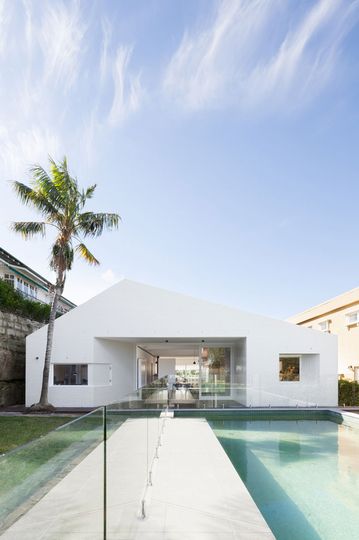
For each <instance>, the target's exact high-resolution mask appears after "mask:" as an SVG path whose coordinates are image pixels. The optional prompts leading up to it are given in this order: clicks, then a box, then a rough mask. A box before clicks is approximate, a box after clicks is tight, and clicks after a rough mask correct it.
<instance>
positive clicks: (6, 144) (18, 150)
mask: <svg viewBox="0 0 359 540" xmlns="http://www.w3.org/2000/svg"><path fill="white" fill-rule="evenodd" d="M0 147H1V154H0V162H1V168H2V170H3V171H6V172H7V174H8V175H9V176H10V175H11V177H12V178H13V179H15V178H21V177H22V175H23V174H24V172H25V171H26V170H27V169H28V168H29V166H30V165H31V164H32V163H44V162H46V161H47V157H48V155H49V154H50V155H53V156H58V155H59V152H61V143H60V138H59V135H58V134H57V133H56V132H54V131H51V129H49V128H45V129H43V128H42V129H40V128H38V127H33V128H29V129H24V130H21V131H18V130H11V129H6V128H5V127H3V128H1V129H0ZM9 179H10V178H9Z"/></svg>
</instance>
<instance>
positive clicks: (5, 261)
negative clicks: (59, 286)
mask: <svg viewBox="0 0 359 540" xmlns="http://www.w3.org/2000/svg"><path fill="white" fill-rule="evenodd" d="M0 278H2V279H4V280H5V281H6V282H7V283H9V284H10V285H11V286H12V287H14V289H16V290H17V291H19V292H20V293H21V294H22V295H23V296H24V297H25V298H28V299H29V300H34V301H36V302H42V303H44V304H51V301H52V294H51V292H50V291H51V287H52V285H51V283H50V282H49V281H47V279H45V278H44V277H42V276H40V274H38V273H37V272H35V271H34V270H32V269H31V268H29V267H28V266H26V264H24V263H22V262H21V261H19V260H18V259H16V258H15V257H14V256H13V255H11V254H10V253H8V252H7V251H5V249H2V248H0ZM74 307H76V304H74V303H73V302H70V300H67V299H66V298H64V297H63V296H61V298H60V301H59V306H58V311H59V312H60V313H66V312H67V311H69V310H70V309H73V308H74Z"/></svg>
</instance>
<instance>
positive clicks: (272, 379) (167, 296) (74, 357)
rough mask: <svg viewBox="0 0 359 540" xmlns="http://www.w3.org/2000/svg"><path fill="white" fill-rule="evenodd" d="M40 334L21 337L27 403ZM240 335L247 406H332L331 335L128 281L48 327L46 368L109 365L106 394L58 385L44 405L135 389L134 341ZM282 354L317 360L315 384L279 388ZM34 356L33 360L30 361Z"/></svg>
mask: <svg viewBox="0 0 359 540" xmlns="http://www.w3.org/2000/svg"><path fill="white" fill-rule="evenodd" d="M46 330H47V328H46V327H44V328H42V329H40V330H38V331H37V332H35V333H34V334H31V335H30V336H29V337H28V338H27V353H26V354H27V357H26V362H27V367H26V374H27V381H26V403H27V404H31V403H33V402H34V401H35V400H37V399H38V397H39V389H40V381H41V369H42V363H43V352H44V350H45V342H46ZM243 337H245V338H246V339H247V341H246V358H247V361H246V374H245V375H242V377H243V378H244V377H245V379H246V384H247V386H248V388H249V389H250V390H249V391H248V392H247V394H248V396H247V404H252V405H253V406H254V405H268V403H270V404H271V405H276V404H277V405H279V404H281V403H283V401H286V402H287V403H288V402H293V403H294V402H295V401H304V402H305V401H308V400H309V401H313V402H315V403H318V404H319V405H323V406H334V405H336V404H337V340H336V337H335V336H332V335H329V334H323V333H321V332H316V331H314V330H310V329H307V328H302V327H299V326H296V325H294V324H291V323H287V322H283V321H279V320H275V319H269V318H267V317H262V316H260V315H253V314H251V313H245V312H242V311H239V310H235V309H232V308H228V307H225V306H221V305H217V304H212V303H209V302H205V301H202V300H197V299H194V298H191V297H187V296H184V295H180V294H177V293H172V292H169V291H164V290H161V289H157V288H154V287H149V286H147V285H141V284H138V283H134V282H131V281H127V280H123V281H121V282H119V283H118V284H116V285H114V286H113V287H110V288H109V289H107V290H106V291H104V292H103V293H101V294H99V295H98V296H96V297H94V298H93V299H91V300H90V301H88V302H86V303H85V304H82V305H81V306H79V307H77V308H75V309H74V310H72V311H70V312H68V313H67V314H66V315H63V316H62V317H61V318H60V319H58V320H57V321H56V324H55V333H54V346H53V362H60V363H64V362H69V363H75V364H79V363H93V362H95V363H98V362H100V363H101V362H105V363H111V362H113V366H115V365H116V366H117V367H118V372H117V374H116V373H115V370H114V373H113V383H112V390H110V389H109V388H107V387H106V388H103V387H91V388H90V387H89V388H86V387H68V388H66V389H65V387H58V388H56V389H55V390H56V392H57V393H56V394H55V393H54V392H55V390H53V389H50V390H51V392H50V399H51V400H55V401H53V402H54V404H55V405H74V401H76V402H78V401H82V402H83V403H86V404H87V405H90V404H92V405H96V406H97V405H101V404H103V403H109V400H113V399H114V397H115V396H119V397H122V395H124V394H126V393H129V392H131V391H132V390H133V389H134V388H135V387H136V373H135V369H136V365H135V364H136V362H135V361H134V360H133V359H134V358H135V349H134V347H135V343H136V341H137V342H138V343H141V342H146V340H158V341H165V339H168V340H169V343H170V342H171V339H172V340H177V341H178V340H183V341H186V340H191V339H197V340H198V342H199V341H200V340H201V339H206V338H207V339H210V338H212V339H214V338H216V339H217V341H220V340H221V338H222V339H232V340H233V341H236V340H238V339H239V338H243ZM95 338H97V339H95ZM114 338H119V339H120V340H122V345H119V343H118V344H117V345H115V344H112V345H108V343H107V342H106V343H105V339H109V340H113V339H114ZM131 341H132V343H129V342H131ZM124 342H127V344H126V343H124ZM104 343H105V344H104ZM101 344H102V345H101ZM121 347H122V348H121ZM117 353H118V354H117ZM281 353H282V354H289V353H291V354H308V355H320V357H319V363H320V368H319V380H318V382H317V383H315V384H314V385H313V384H309V383H308V381H301V382H300V383H299V384H296V385H295V386H294V385H291V386H289V385H288V384H287V385H286V384H283V383H280V382H279V374H278V362H279V354H281ZM116 355H117V356H116ZM131 355H132V356H131ZM36 356H39V360H35V357H36ZM130 356H131V357H132V360H133V361H132V364H131V362H130ZM115 357H116V358H117V361H116V362H115ZM113 369H114V367H113ZM122 372H123V375H122ZM115 387H116V388H115ZM76 396H83V397H82V398H80V397H79V398H78V399H77V397H76Z"/></svg>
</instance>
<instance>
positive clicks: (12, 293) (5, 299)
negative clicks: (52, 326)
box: [0, 279, 51, 323]
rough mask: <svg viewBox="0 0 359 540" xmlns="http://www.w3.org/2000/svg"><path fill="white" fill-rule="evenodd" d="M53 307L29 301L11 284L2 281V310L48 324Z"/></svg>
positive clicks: (0, 291) (0, 301) (0, 306)
mask: <svg viewBox="0 0 359 540" xmlns="http://www.w3.org/2000/svg"><path fill="white" fill-rule="evenodd" d="M50 309H51V307H50V306H49V305H48V304H42V303H40V302H36V301H33V300H27V299H26V298H24V297H23V296H22V295H21V293H19V292H18V291H16V290H15V289H14V288H13V287H12V286H11V285H9V283H6V281H4V280H3V279H0V310H1V311H7V312H8V313H14V314H16V315H21V316H23V317H27V318H29V319H33V320H34V321H38V322H43V323H47V322H48V320H49V316H50Z"/></svg>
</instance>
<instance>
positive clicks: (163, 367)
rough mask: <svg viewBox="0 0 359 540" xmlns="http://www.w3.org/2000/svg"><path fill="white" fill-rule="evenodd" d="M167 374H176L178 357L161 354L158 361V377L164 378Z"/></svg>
mask: <svg viewBox="0 0 359 540" xmlns="http://www.w3.org/2000/svg"><path fill="white" fill-rule="evenodd" d="M166 375H170V376H171V375H172V376H173V377H175V376H176V359H175V358H165V357H162V356H161V357H160V359H159V361H158V378H159V379H162V377H166Z"/></svg>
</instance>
